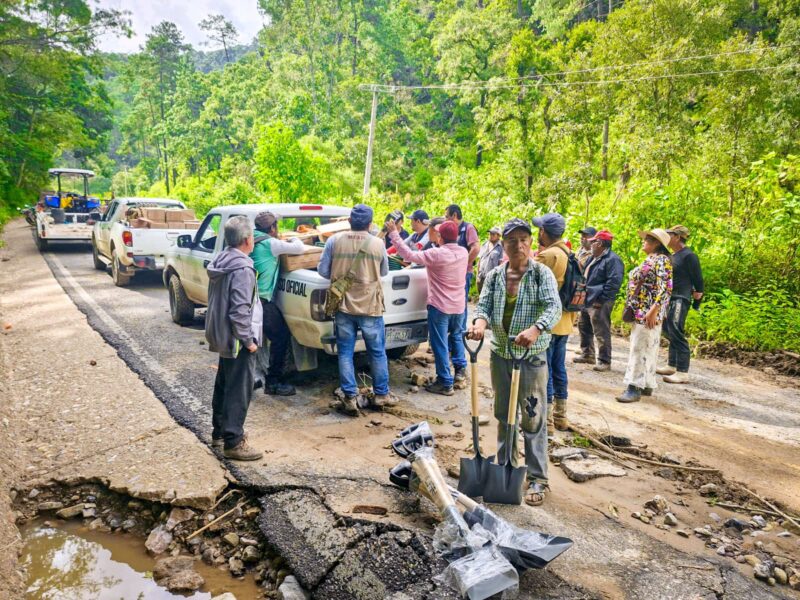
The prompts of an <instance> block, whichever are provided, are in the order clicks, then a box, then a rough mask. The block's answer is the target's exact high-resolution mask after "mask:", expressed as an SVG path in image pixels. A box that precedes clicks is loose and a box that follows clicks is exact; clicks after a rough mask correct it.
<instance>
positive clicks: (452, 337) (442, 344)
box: [428, 305, 467, 387]
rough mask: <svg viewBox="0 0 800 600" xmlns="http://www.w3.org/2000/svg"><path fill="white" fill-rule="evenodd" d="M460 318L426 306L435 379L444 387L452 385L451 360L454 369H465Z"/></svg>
mask: <svg viewBox="0 0 800 600" xmlns="http://www.w3.org/2000/svg"><path fill="white" fill-rule="evenodd" d="M462 317H463V315H461V314H455V315H448V314H447V313H443V312H442V311H440V310H439V309H438V308H435V307H433V306H430V305H428V337H429V338H430V343H431V348H432V349H433V358H434V359H435V361H436V379H437V380H438V381H439V383H441V384H442V385H444V386H446V387H451V386H452V385H453V374H452V373H451V372H450V360H451V358H452V360H453V366H454V367H455V368H457V369H466V368H467V359H466V356H465V353H464V339H463V338H462V333H463V331H464V330H463V329H462V328H461V321H462ZM451 353H452V356H451Z"/></svg>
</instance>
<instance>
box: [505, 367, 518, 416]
mask: <svg viewBox="0 0 800 600" xmlns="http://www.w3.org/2000/svg"><path fill="white" fill-rule="evenodd" d="M519 374H520V369H519V368H517V366H516V364H515V365H514V368H513V369H511V393H510V394H509V398H508V426H509V427H511V426H513V425H514V423H516V422H517V400H518V398H519Z"/></svg>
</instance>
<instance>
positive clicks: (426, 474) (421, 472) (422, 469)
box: [411, 458, 455, 513]
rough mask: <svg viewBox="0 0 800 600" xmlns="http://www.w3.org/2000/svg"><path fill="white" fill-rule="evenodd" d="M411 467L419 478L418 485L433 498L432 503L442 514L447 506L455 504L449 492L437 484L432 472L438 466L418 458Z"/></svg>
mask: <svg viewBox="0 0 800 600" xmlns="http://www.w3.org/2000/svg"><path fill="white" fill-rule="evenodd" d="M411 467H412V468H413V469H414V472H415V473H416V474H417V477H419V479H420V483H421V484H422V485H424V486H425V488H426V490H427V491H428V493H430V494H431V496H433V498H432V500H433V503H434V504H436V507H437V508H438V509H439V510H440V511H442V513H444V512H445V511H446V509H447V508H448V507H449V506H453V505H454V504H455V501H454V500H453V497H452V496H451V495H450V492H449V491H448V490H447V489H446V488H443V487H442V485H441V484H440V483H439V478H438V477H437V476H436V473H435V471H434V469H438V468H439V467H438V465H436V464H435V463H434V462H433V461H429V460H427V459H425V458H418V459H417V460H415V461H414V462H413V463H411Z"/></svg>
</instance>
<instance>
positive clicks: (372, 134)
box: [363, 87, 378, 196]
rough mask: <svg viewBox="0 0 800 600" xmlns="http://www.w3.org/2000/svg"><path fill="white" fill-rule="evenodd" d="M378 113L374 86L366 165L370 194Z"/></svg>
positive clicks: (364, 193)
mask: <svg viewBox="0 0 800 600" xmlns="http://www.w3.org/2000/svg"><path fill="white" fill-rule="evenodd" d="M377 113H378V90H377V89H376V88H375V87H373V88H372V114H371V115H370V117H369V141H368V142H367V164H366V165H364V192H363V195H364V196H367V195H368V194H369V183H370V179H371V177H372V146H373V145H374V143H375V117H376V116H377Z"/></svg>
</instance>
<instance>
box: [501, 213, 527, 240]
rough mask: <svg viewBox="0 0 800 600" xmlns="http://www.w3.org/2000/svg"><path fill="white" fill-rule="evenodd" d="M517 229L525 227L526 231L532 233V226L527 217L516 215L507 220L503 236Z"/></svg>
mask: <svg viewBox="0 0 800 600" xmlns="http://www.w3.org/2000/svg"><path fill="white" fill-rule="evenodd" d="M517 229H524V230H525V231H526V232H528V233H531V226H530V225H529V224H528V222H527V221H526V220H525V219H520V218H517V217H515V218H513V219H511V220H510V221H507V222H506V224H505V227H503V237H506V236H508V234H510V233H511V232H512V231H516V230H517Z"/></svg>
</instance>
